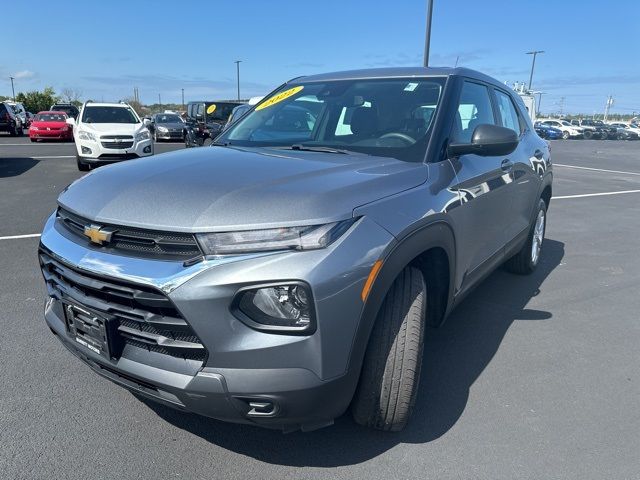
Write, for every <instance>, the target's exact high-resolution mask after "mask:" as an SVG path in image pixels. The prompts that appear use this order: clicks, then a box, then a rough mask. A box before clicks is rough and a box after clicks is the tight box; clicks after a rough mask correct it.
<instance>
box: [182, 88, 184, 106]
mask: <svg viewBox="0 0 640 480" xmlns="http://www.w3.org/2000/svg"><path fill="white" fill-rule="evenodd" d="M182 109H183V110H184V88H183V89H182Z"/></svg>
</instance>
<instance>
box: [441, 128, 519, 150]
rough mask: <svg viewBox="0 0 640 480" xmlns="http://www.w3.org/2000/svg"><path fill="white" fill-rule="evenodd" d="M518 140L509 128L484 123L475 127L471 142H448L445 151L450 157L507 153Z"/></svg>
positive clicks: (516, 145)
mask: <svg viewBox="0 0 640 480" xmlns="http://www.w3.org/2000/svg"><path fill="white" fill-rule="evenodd" d="M518 142H519V140H518V134H517V133H516V132H514V131H513V130H511V129H510V128H505V127H499V126H497V125H490V124H487V123H485V124H481V125H478V126H477V127H476V128H475V130H474V131H473V135H472V136H471V143H450V144H449V147H448V148H447V152H448V154H449V156H450V157H459V156H461V155H469V154H475V155H479V156H481V157H493V156H498V155H509V154H510V153H511V152H513V151H514V150H515V149H516V148H517V147H518Z"/></svg>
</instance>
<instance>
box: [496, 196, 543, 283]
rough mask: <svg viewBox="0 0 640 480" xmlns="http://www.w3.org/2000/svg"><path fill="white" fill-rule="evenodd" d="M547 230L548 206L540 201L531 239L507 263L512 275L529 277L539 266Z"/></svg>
mask: <svg viewBox="0 0 640 480" xmlns="http://www.w3.org/2000/svg"><path fill="white" fill-rule="evenodd" d="M546 229H547V204H546V203H545V201H544V200H542V199H540V200H538V211H537V213H536V218H535V221H534V222H533V225H531V228H530V229H529V238H528V239H527V242H526V243H525V244H524V245H523V247H522V248H521V249H520V251H519V252H518V253H516V254H515V255H514V256H513V257H511V258H510V259H509V260H507V261H506V263H505V268H506V269H507V270H508V271H509V272H511V273H517V274H519V275H528V274H530V273H532V272H533V271H534V270H535V269H536V267H537V266H538V262H539V261H540V255H541V254H542V243H543V241H544V234H545V231H546Z"/></svg>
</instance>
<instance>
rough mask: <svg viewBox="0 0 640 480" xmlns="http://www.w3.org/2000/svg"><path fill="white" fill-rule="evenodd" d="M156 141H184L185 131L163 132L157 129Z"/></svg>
mask: <svg viewBox="0 0 640 480" xmlns="http://www.w3.org/2000/svg"><path fill="white" fill-rule="evenodd" d="M155 135H156V139H158V140H184V131H183V130H180V131H177V132H174V131H169V132H161V131H160V130H157V129H156V133H155Z"/></svg>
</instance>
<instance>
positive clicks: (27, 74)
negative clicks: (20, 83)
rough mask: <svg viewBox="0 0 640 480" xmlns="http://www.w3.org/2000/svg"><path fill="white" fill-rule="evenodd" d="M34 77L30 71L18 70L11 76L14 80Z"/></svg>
mask: <svg viewBox="0 0 640 480" xmlns="http://www.w3.org/2000/svg"><path fill="white" fill-rule="evenodd" d="M34 76H35V73H33V72H32V71H31V70H20V71H19V72H16V73H14V74H13V78H15V79H16V80H18V79H25V78H33V77H34Z"/></svg>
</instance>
